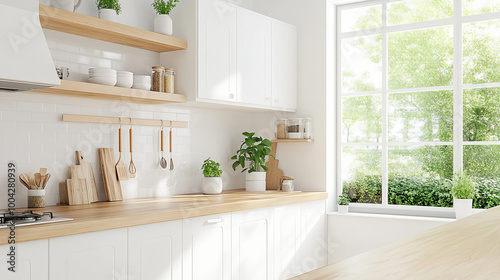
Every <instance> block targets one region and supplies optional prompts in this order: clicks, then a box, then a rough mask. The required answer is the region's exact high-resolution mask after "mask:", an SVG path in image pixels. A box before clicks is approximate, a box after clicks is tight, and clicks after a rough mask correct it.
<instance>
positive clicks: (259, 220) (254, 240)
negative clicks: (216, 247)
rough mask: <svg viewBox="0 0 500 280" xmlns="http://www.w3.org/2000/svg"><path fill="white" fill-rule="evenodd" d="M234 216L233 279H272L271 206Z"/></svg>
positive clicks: (237, 213)
mask: <svg viewBox="0 0 500 280" xmlns="http://www.w3.org/2000/svg"><path fill="white" fill-rule="evenodd" d="M231 218H232V254H231V256H232V275H233V277H232V279H233V280H256V279H258V280H264V279H273V260H274V256H273V238H274V234H273V232H274V230H273V211H272V209H261V210H250V211H244V212H235V213H233V214H232V216H231Z"/></svg>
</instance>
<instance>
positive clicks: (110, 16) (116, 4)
mask: <svg viewBox="0 0 500 280" xmlns="http://www.w3.org/2000/svg"><path fill="white" fill-rule="evenodd" d="M96 5H97V9H98V10H99V18H100V19H105V20H109V21H115V22H116V21H117V19H118V15H119V14H120V13H121V11H122V6H121V5H120V1H119V0H96Z"/></svg>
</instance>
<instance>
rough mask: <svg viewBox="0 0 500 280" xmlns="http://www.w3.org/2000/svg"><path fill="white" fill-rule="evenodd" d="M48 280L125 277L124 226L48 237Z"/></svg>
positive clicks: (103, 279) (98, 279)
mask: <svg viewBox="0 0 500 280" xmlns="http://www.w3.org/2000/svg"><path fill="white" fill-rule="evenodd" d="M49 252H50V253H49V275H50V277H49V279H50V280H67V279H71V280H88V279H92V280H109V279H127V229H126V228H123V229H113V230H106V231H98V232H92V233H84V234H77V235H69V236H64V237H57V238H51V239H49Z"/></svg>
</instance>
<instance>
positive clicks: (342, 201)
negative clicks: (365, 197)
mask: <svg viewBox="0 0 500 280" xmlns="http://www.w3.org/2000/svg"><path fill="white" fill-rule="evenodd" d="M349 202H351V199H350V198H349V196H348V195H346V194H343V195H340V196H339V198H338V199H337V203H338V205H339V213H347V212H348V211H349Z"/></svg>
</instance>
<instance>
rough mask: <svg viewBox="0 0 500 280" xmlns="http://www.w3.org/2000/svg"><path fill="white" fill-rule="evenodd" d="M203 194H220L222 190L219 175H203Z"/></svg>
mask: <svg viewBox="0 0 500 280" xmlns="http://www.w3.org/2000/svg"><path fill="white" fill-rule="evenodd" d="M201 189H202V191H203V194H220V193H221V192H222V178H221V177H203V179H202V181H201Z"/></svg>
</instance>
